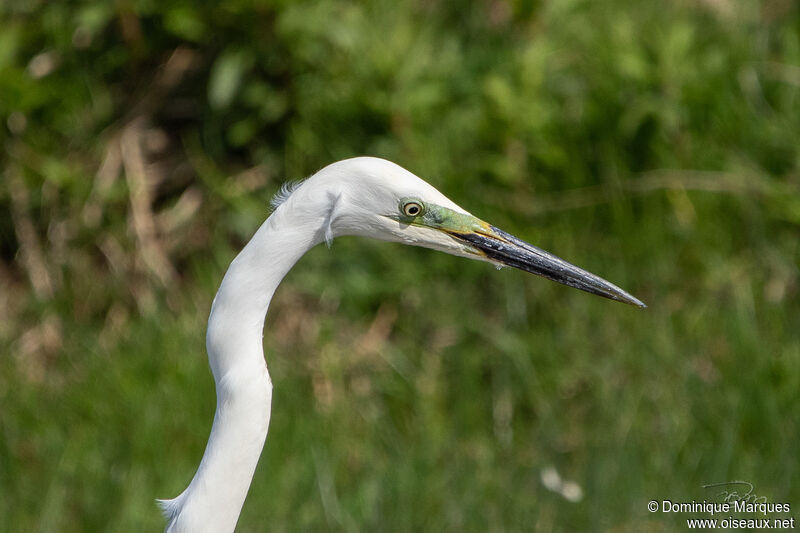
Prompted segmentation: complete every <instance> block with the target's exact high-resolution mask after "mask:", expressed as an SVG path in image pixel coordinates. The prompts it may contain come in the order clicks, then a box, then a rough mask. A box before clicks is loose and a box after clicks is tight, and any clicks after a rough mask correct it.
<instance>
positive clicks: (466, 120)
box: [0, 0, 800, 532]
mask: <svg viewBox="0 0 800 533" xmlns="http://www.w3.org/2000/svg"><path fill="white" fill-rule="evenodd" d="M0 17H2V19H1V20H0V27H1V28H2V29H0V118H2V121H1V123H0V142H2V146H3V151H2V156H0V158H1V159H0V170H1V171H2V178H1V179H0V529H2V530H4V531H47V532H49V531H68V532H69V531H76V532H77V531H145V530H147V531H158V530H160V528H161V527H163V521H162V519H161V517H160V514H159V512H158V510H157V508H156V506H155V504H154V498H156V497H161V498H170V497H173V496H175V495H177V494H178V493H179V492H180V491H181V490H183V488H184V487H185V486H186V485H187V483H188V482H189V480H190V479H191V477H192V475H193V473H194V471H195V468H196V467H197V465H198V463H199V460H200V457H201V455H202V452H203V449H204V447H205V443H206V439H207V437H208V432H209V430H210V426H211V419H212V416H213V411H214V404H215V399H214V386H213V380H212V378H211V375H210V373H209V370H208V365H207V360H206V354H205V348H204V332H205V321H206V318H207V316H208V311H209V308H210V303H211V299H212V297H213V294H214V292H215V290H216V287H217V285H218V283H219V281H220V280H221V278H222V275H223V273H224V271H225V269H226V267H227V265H228V263H229V262H230V260H231V259H232V258H233V257H234V255H235V254H236V251H237V250H238V249H239V248H240V247H241V246H242V245H243V243H245V242H246V241H247V239H249V237H250V236H251V235H252V234H253V232H254V231H255V229H256V228H257V227H258V225H259V224H260V223H261V221H262V220H263V219H264V218H265V217H266V216H267V214H268V207H267V206H268V202H269V198H270V197H271V195H272V194H274V193H275V192H276V191H277V190H278V188H279V186H280V184H281V183H282V182H284V181H285V180H287V179H297V178H302V177H304V176H307V175H309V174H311V173H313V172H314V171H316V170H317V169H319V168H321V167H322V166H324V165H326V164H328V163H330V162H332V161H335V160H339V159H343V158H346V157H351V156H356V155H375V156H380V157H384V158H387V159H391V160H393V161H395V162H397V163H399V164H401V165H403V166H405V167H406V168H408V169H409V170H411V171H412V172H414V173H416V174H418V175H420V176H422V177H424V178H425V179H427V180H428V181H430V182H431V183H432V184H434V185H435V186H436V187H437V188H439V189H440V190H441V191H442V192H444V193H445V194H447V195H448V196H449V197H450V198H452V199H453V200H454V201H455V202H457V203H458V204H460V205H462V206H464V207H465V208H466V209H469V210H470V211H472V212H473V213H475V214H476V215H478V216H480V217H481V218H484V219H486V220H489V221H491V222H492V223H494V224H496V225H497V226H499V227H502V228H504V229H506V230H508V231H510V232H512V233H515V234H517V235H519V236H520V237H522V238H524V239H526V240H529V241H531V242H533V243H535V244H537V245H539V246H542V247H544V248H546V249H548V250H551V251H552V252H554V253H556V254H557V255H560V256H562V257H564V258H566V259H568V260H570V261H572V262H574V263H576V264H578V265H580V266H582V267H584V268H587V269H589V270H591V271H593V272H596V273H597V274H599V275H601V276H603V277H605V278H607V279H609V280H611V281H613V282H615V283H617V284H619V285H620V286H622V287H623V288H625V289H627V290H629V291H630V292H632V293H633V294H635V295H636V296H638V297H640V298H641V299H643V300H644V301H646V302H647V303H648V304H649V305H650V308H649V309H648V310H646V311H640V310H637V309H634V308H631V307H627V306H623V305H619V304H616V303H613V302H609V301H607V300H603V299H601V298H597V297H593V296H590V295H587V294H584V293H581V292H578V291H575V290H571V289H568V288H565V287H563V286H560V285H556V284H554V283H551V282H547V281H545V280H542V279H540V278H536V277H534V276H530V275H526V274H524V273H521V272H517V271H511V270H508V269H506V270H503V271H501V272H496V271H495V269H493V268H491V267H490V266H488V265H486V264H482V263H477V262H470V261H465V260H463V259H458V258H454V257H450V256H446V255H443V254H437V253H434V252H431V251H428V250H421V249H409V248H405V247H402V246H399V245H392V244H386V243H377V242H369V241H365V240H358V239H351V238H343V239H339V240H337V241H336V242H335V243H334V244H333V247H332V249H331V250H328V249H326V248H325V247H324V246H321V247H317V248H316V249H314V250H312V251H311V252H310V253H309V254H308V255H307V257H305V258H304V259H303V260H302V261H301V262H300V263H299V264H298V265H297V266H296V268H295V269H294V270H293V271H292V272H291V273H290V274H289V276H288V277H287V279H286V281H285V283H284V284H283V285H282V287H281V288H280V289H279V291H278V293H277V295H276V299H275V301H274V302H273V305H272V308H271V310H270V313H269V316H268V317H267V324H266V330H265V332H266V334H265V340H264V344H265V350H266V353H267V361H268V363H269V366H270V370H271V373H272V379H273V382H274V384H275V392H274V401H273V416H272V425H271V429H270V435H269V438H268V441H267V445H266V448H265V452H264V454H263V455H262V458H261V462H260V464H259V467H258V470H257V472H256V475H255V479H254V482H253V485H252V487H251V490H250V495H249V497H248V500H247V502H246V504H245V507H244V510H243V514H242V517H241V520H240V522H239V530H240V531H245V532H246V531H266V530H270V531H326V530H330V531H476V532H483V531H615V532H623V531H684V530H685V529H686V526H685V523H684V519H685V518H687V517H690V516H692V515H674V514H669V515H666V514H662V513H649V512H648V511H647V508H646V504H647V502H648V501H649V500H652V499H656V500H661V499H664V498H669V499H671V500H673V501H691V500H698V501H700V500H703V499H708V500H715V501H718V500H719V498H718V497H717V491H710V490H709V489H704V488H703V487H702V485H703V484H706V483H710V482H721V481H731V480H739V479H741V480H747V481H750V482H752V483H753V485H754V487H755V489H754V491H755V493H756V494H758V495H759V496H764V497H766V498H768V500H769V501H771V502H788V503H791V504H792V506H793V509H792V515H795V516H797V517H798V518H800V514H798V511H797V509H800V484H798V480H799V479H800V455H799V454H798V441H800V409H799V408H798V407H799V406H798V397H799V396H798V394H799V393H800V303H798V262H799V261H800V238H798V237H800V234H799V232H800V8H799V7H798V4H797V3H796V2H794V1H792V0H769V1H763V2H754V1H747V0H698V1H688V0H673V1H671V2H625V1H606V0H602V1H589V0H559V1H544V0H542V1H523V0H518V1H515V0H483V1H478V2H436V1H418V2H413V1H412V2H396V1H389V0H374V1H368V2H347V1H338V0H337V1H334V0H323V1H313V2H312V1H300V2H289V1H285V0H284V1H280V0H275V1H271V0H232V1H226V2H220V3H218V4H217V3H211V2H201V1H199V0H182V1H176V2H155V1H154V0H118V1H115V2H106V1H101V0H84V1H81V2H63V1H54V2H45V1H43V0H36V1H24V2H23V1H14V0H11V1H6V2H3V3H0ZM557 478H560V480H561V483H557V482H556V481H558V479H557ZM559 488H560V489H561V490H559ZM775 517H778V518H786V517H788V515H780V516H775Z"/></svg>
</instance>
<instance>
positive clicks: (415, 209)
mask: <svg viewBox="0 0 800 533" xmlns="http://www.w3.org/2000/svg"><path fill="white" fill-rule="evenodd" d="M407 211H408V214H409V215H416V214H417V213H419V207H417V206H416V205H410V206H408V210H407Z"/></svg>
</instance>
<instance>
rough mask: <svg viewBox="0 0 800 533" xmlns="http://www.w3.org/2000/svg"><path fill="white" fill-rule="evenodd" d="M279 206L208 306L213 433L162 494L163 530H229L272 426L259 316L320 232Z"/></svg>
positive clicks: (172, 531)
mask: <svg viewBox="0 0 800 533" xmlns="http://www.w3.org/2000/svg"><path fill="white" fill-rule="evenodd" d="M292 213H293V211H291V210H279V211H277V212H275V213H273V215H272V216H271V217H270V218H268V219H267V220H266V222H264V223H263V224H262V225H261V227H260V228H259V230H258V231H257V232H256V234H255V236H254V237H253V239H252V240H251V241H250V242H249V243H248V244H247V246H245V248H244V249H243V250H242V251H241V252H240V253H239V255H238V256H236V258H235V259H234V260H233V262H232V263H231V265H230V267H229V268H228V271H227V272H226V274H225V277H224V278H223V280H222V284H221V285H220V288H219V291H217V295H216V297H215V298H214V302H213V304H212V305H211V314H210V316H209V319H208V331H207V334H206V347H207V350H208V362H209V365H210V366H211V372H212V373H213V375H214V382H215V383H216V390H217V407H216V411H215V413H214V422H213V425H212V427H211V436H210V437H209V439H208V444H207V445H206V450H205V453H204V454H203V459H202V461H201V463H200V466H199V467H198V469H197V473H196V474H195V475H194V478H193V479H192V482H191V483H190V484H189V486H188V487H187V488H186V490H184V491H183V493H181V495H180V496H178V497H177V498H175V499H172V500H162V501H160V502H159V503H160V504H161V506H162V508H163V510H164V513H165V515H166V516H167V519H168V524H167V528H166V531H167V533H178V532H189V531H215V532H226V531H233V530H234V528H235V527H236V522H237V521H238V518H239V513H240V512H241V509H242V505H243V504H244V500H245V497H246V496H247V491H248V488H249V486H250V482H251V480H252V478H253V473H254V472H255V468H256V464H257V463H258V458H259V456H260V455H261V450H262V448H263V447H264V441H265V440H266V438H267V430H268V429H269V420H270V408H271V404H272V382H271V381H270V377H269V372H268V371H267V365H266V363H265V361H264V351H263V346H262V336H263V328H264V319H265V317H266V314H267V309H268V307H269V303H270V300H271V299H272V295H273V294H274V293H275V289H276V288H277V287H278V285H279V284H280V282H281V280H282V279H283V278H284V276H285V275H286V273H287V272H289V270H290V269H291V268H292V266H293V265H294V264H295V263H296V262H297V260H298V259H300V257H301V256H302V255H303V254H304V253H305V252H306V251H307V250H308V249H310V248H312V247H313V246H315V245H316V244H318V243H319V242H320V241H321V240H322V239H324V232H323V233H321V232H320V231H319V229H320V228H314V227H313V226H310V225H308V224H301V223H296V221H294V220H293V215H292Z"/></svg>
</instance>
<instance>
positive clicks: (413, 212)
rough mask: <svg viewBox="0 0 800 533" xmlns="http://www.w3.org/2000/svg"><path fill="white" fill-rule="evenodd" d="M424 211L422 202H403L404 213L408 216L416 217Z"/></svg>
mask: <svg viewBox="0 0 800 533" xmlns="http://www.w3.org/2000/svg"><path fill="white" fill-rule="evenodd" d="M421 213H422V204H420V203H419V202H406V203H404V204H403V214H404V215H405V216H407V217H415V216H417V215H419V214H421Z"/></svg>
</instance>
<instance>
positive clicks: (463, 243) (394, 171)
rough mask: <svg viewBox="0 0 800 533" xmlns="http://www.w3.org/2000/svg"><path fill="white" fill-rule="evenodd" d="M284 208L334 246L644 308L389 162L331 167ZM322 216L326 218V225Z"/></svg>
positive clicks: (373, 160)
mask: <svg viewBox="0 0 800 533" xmlns="http://www.w3.org/2000/svg"><path fill="white" fill-rule="evenodd" d="M284 206H286V207H284ZM285 208H288V209H291V211H292V212H293V213H294V214H295V215H299V216H300V217H301V218H302V219H303V220H305V221H307V223H308V224H312V225H313V224H317V225H319V224H320V223H321V226H320V228H319V230H320V232H321V235H322V237H323V238H324V239H325V240H326V241H328V242H330V240H331V239H333V238H334V237H337V236H342V235H357V236H362V237H370V238H373V239H381V240H385V241H394V242H401V243H404V244H411V245H415V246H423V247H426V248H432V249H434V250H439V251H442V252H447V253H449V254H453V255H458V256H462V257H468V258H471V259H479V260H482V261H488V262H490V263H494V264H496V265H505V266H511V267H514V268H518V269H520V270H524V271H526V272H531V273H533V274H537V275H539V276H542V277H545V278H548V279H551V280H553V281H557V282H558V283H563V284H564V285H569V286H570V287H574V288H577V289H580V290H583V291H586V292H589V293H592V294H596V295H598V296H603V297H605V298H609V299H612V300H617V301H620V302H624V303H628V304H631V305H635V306H638V307H646V306H645V304H644V303H642V302H641V301H640V300H638V299H637V298H635V297H633V296H631V295H630V294H628V293H627V292H625V291H624V290H622V289H620V288H619V287H617V286H616V285H614V284H612V283H609V282H608V281H606V280H604V279H602V278H600V277H598V276H595V275H594V274H591V273H589V272H587V271H585V270H583V269H581V268H578V267H576V266H575V265H572V264H570V263H568V262H567V261H564V260H563V259H560V258H558V257H556V256H555V255H553V254H550V253H549V252H546V251H544V250H541V249H540V248H537V247H535V246H533V245H531V244H528V243H526V242H525V241H523V240H521V239H518V238H517V237H514V236H513V235H510V234H508V233H506V232H504V231H502V230H500V229H498V228H496V227H494V226H492V225H491V224H489V223H487V222H484V221H483V220H481V219H479V218H477V217H475V216H473V215H471V214H470V213H469V212H467V211H466V210H464V209H462V208H461V207H459V206H458V205H456V204H455V203H454V202H452V201H451V200H450V199H449V198H447V197H446V196H444V195H443V194H442V193H440V192H439V191H438V190H436V189H435V188H434V187H433V186H432V185H430V184H428V183H427V182H425V181H424V180H422V179H421V178H419V177H417V176H415V175H414V174H412V173H411V172H409V171H407V170H405V169H404V168H402V167H400V166H398V165H396V164H394V163H392V162H390V161H386V160H384V159H378V158H374V157H358V158H354V159H347V160H344V161H339V162H337V163H333V164H331V165H329V166H327V167H325V168H324V169H322V170H321V171H319V172H318V173H316V174H314V175H313V176H311V177H310V178H309V179H308V180H306V181H304V182H302V183H300V184H299V185H297V186H296V187H295V188H294V189H293V190H291V191H288V192H287V194H286V198H283V203H280V204H279V205H278V206H277V208H276V213H277V211H279V210H281V209H285ZM320 213H326V215H325V217H324V220H322V219H321V217H320ZM303 214H306V216H305V217H303ZM320 240H322V239H320Z"/></svg>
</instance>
